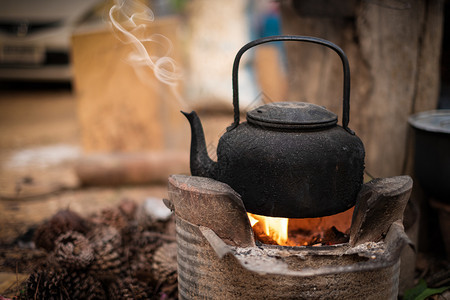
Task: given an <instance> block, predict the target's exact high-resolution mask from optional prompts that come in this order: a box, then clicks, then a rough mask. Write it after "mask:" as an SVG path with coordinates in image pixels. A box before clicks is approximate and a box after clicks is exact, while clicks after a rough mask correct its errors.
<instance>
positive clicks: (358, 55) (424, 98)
mask: <svg viewBox="0 0 450 300" xmlns="http://www.w3.org/2000/svg"><path fill="white" fill-rule="evenodd" d="M325 2H327V9H326V11H329V12H333V11H338V9H337V7H336V9H331V8H332V7H331V8H330V5H331V6H332V5H335V6H339V5H340V3H339V1H335V2H330V1H325ZM299 3H301V2H297V3H296V2H295V1H284V2H282V5H281V12H282V21H283V33H284V34H296V35H309V36H316V37H320V38H324V39H327V40H330V41H332V42H334V43H335V44H337V45H339V46H340V47H341V48H342V49H343V50H344V51H345V52H346V54H347V56H348V59H349V62H350V69H351V76H352V78H351V97H350V104H351V106H350V107H351V110H350V124H349V126H350V128H352V129H353V130H354V131H355V132H356V134H357V135H358V136H359V137H360V138H361V139H362V141H363V143H364V145H365V148H366V170H367V171H368V172H369V173H370V174H373V176H375V177H390V176H396V175H401V174H405V173H411V171H412V170H411V167H410V166H409V165H410V164H408V162H407V160H408V157H409V154H410V153H409V151H408V149H409V146H410V145H409V139H408V134H409V133H408V132H409V131H408V128H409V126H408V117H409V116H410V115H411V114H413V113H416V112H419V111H424V110H430V109H434V108H436V107H437V102H438V95H439V86H440V82H439V76H440V73H439V59H440V49H441V42H442V28H443V1H442V0H429V1H424V0H411V1H394V0H380V1H376V0H373V1H360V2H355V3H354V6H353V7H351V9H352V11H350V17H349V15H348V14H347V15H344V14H343V15H341V16H340V17H339V16H336V14H331V15H329V16H324V15H323V14H322V15H320V14H317V13H311V12H310V13H309V14H308V11H304V10H301V9H300V8H298V9H297V10H296V9H295V8H294V7H299ZM319 3H322V1H319ZM319 5H320V4H317V7H319ZM326 13H327V12H325V13H324V14H326ZM286 50H287V58H288V65H289V66H292V67H291V68H289V69H288V79H289V85H290V86H289V99H290V100H292V101H308V102H313V103H316V104H320V105H324V106H326V107H327V108H328V109H330V110H332V111H334V112H336V113H338V112H339V113H340V112H341V110H342V100H341V99H342V67H341V64H340V60H339V57H338V56H337V55H336V54H335V53H333V52H332V51H329V50H328V49H327V48H325V47H320V46H317V45H308V44H300V43H292V42H291V43H286Z"/></svg>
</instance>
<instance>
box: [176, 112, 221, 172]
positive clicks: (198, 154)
mask: <svg viewBox="0 0 450 300" xmlns="http://www.w3.org/2000/svg"><path fill="white" fill-rule="evenodd" d="M181 113H182V114H183V115H184V116H185V117H186V118H187V119H188V121H189V124H190V125H191V154H190V156H191V157H190V167H191V174H192V175H193V176H201V177H209V178H213V179H217V162H215V161H213V160H212V159H211V158H210V157H209V155H208V151H207V149H206V141H205V134H204V132H203V127H202V123H201V122H200V118H199V117H198V115H197V113H196V112H195V111H192V112H191V113H186V112H183V111H182V112H181Z"/></svg>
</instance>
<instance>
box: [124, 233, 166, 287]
mask: <svg viewBox="0 0 450 300" xmlns="http://www.w3.org/2000/svg"><path fill="white" fill-rule="evenodd" d="M159 235H160V234H159V233H156V232H150V231H141V232H138V233H137V234H136V235H135V236H134V237H135V239H134V241H133V243H132V245H131V246H130V247H129V249H130V252H131V253H132V255H131V257H132V258H133V262H132V264H131V266H132V271H133V274H136V275H137V276H138V278H139V279H141V280H144V281H149V280H152V263H153V255H154V252H155V251H156V249H158V248H159V247H161V245H162V244H163V240H162V239H161V238H160V237H159Z"/></svg>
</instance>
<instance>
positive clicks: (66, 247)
mask: <svg viewBox="0 0 450 300" xmlns="http://www.w3.org/2000/svg"><path fill="white" fill-rule="evenodd" d="M53 257H54V259H55V261H56V262H57V263H58V264H59V265H60V266H61V267H65V268H68V269H83V268H86V267H87V266H89V265H90V264H91V263H92V261H93V260H94V250H93V249H92V247H91V245H90V243H89V240H88V239H87V238H86V237H85V236H84V235H83V234H81V233H79V232H76V231H68V232H66V233H65V234H62V235H60V236H59V237H58V239H57V240H56V246H55V250H54V253H53Z"/></svg>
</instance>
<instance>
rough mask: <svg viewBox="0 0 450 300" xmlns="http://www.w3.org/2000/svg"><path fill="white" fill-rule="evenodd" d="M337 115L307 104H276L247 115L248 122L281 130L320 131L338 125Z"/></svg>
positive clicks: (262, 107)
mask: <svg viewBox="0 0 450 300" xmlns="http://www.w3.org/2000/svg"><path fill="white" fill-rule="evenodd" d="M337 119H338V118H337V115H336V114H334V113H333V112H331V111H329V110H327V109H326V108H324V107H322V106H319V105H315V104H312V103H305V102H275V103H269V104H265V105H263V106H260V107H258V108H256V109H254V110H252V111H249V112H248V113H247V121H248V122H249V123H251V124H254V125H261V126H266V127H271V128H280V129H319V128H322V129H323V128H326V127H331V126H334V125H336V123H337Z"/></svg>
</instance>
